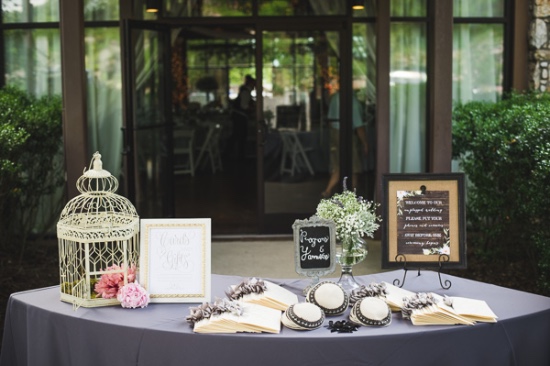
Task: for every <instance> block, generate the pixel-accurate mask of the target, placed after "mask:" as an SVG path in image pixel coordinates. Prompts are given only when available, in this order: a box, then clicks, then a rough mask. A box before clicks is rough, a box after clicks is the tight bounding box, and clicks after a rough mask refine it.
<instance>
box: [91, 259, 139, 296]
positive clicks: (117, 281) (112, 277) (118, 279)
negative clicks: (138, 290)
mask: <svg viewBox="0 0 550 366" xmlns="http://www.w3.org/2000/svg"><path fill="white" fill-rule="evenodd" d="M123 270H124V266H122V267H120V266H117V265H113V266H111V267H107V268H106V269H105V270H104V271H123ZM127 275H128V283H132V282H134V281H135V280H136V266H135V264H132V265H131V266H130V268H128V271H127ZM122 286H124V272H118V273H104V274H103V275H101V278H100V279H99V281H98V282H97V283H96V284H95V286H94V291H95V292H96V293H97V294H98V296H99V297H102V298H104V299H112V298H114V297H116V296H117V294H118V292H119V290H120V288H121V287H122Z"/></svg>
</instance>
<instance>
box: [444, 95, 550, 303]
mask: <svg viewBox="0 0 550 366" xmlns="http://www.w3.org/2000/svg"><path fill="white" fill-rule="evenodd" d="M453 157H454V158H456V159H459V161H460V165H461V169H462V170H463V171H464V172H465V174H466V176H467V178H468V180H469V183H470V184H469V187H468V197H467V215H468V222H469V225H470V228H471V229H472V231H473V232H474V233H476V235H475V236H474V237H475V239H476V240H475V241H473V242H472V241H470V242H469V244H470V245H474V246H475V250H476V253H477V254H479V255H487V257H488V258H498V259H504V260H507V261H511V260H512V259H515V258H522V259H527V260H528V263H531V264H532V265H533V266H535V267H537V268H538V273H539V287H540V288H541V290H543V291H544V292H547V293H550V94H547V93H544V94H541V93H526V94H518V93H513V94H511V95H509V96H507V97H506V98H504V99H503V100H502V101H499V102H497V103H483V102H470V103H466V104H462V105H456V106H455V108H454V111H453Z"/></svg>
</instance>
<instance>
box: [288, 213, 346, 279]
mask: <svg viewBox="0 0 550 366" xmlns="http://www.w3.org/2000/svg"><path fill="white" fill-rule="evenodd" d="M335 228H336V226H335V225H334V222H333V221H332V220H326V219H321V218H319V217H317V216H312V217H311V218H310V219H306V220H296V221H294V224H293V225H292V229H293V230H294V245H295V249H296V250H295V263H296V272H297V273H298V274H301V275H304V276H308V277H321V276H324V275H327V274H329V273H332V272H334V267H335V265H336V261H335V258H334V256H335V245H336V230H335Z"/></svg>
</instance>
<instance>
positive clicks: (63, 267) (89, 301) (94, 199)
mask: <svg viewBox="0 0 550 366" xmlns="http://www.w3.org/2000/svg"><path fill="white" fill-rule="evenodd" d="M76 186H77V189H78V191H79V192H80V193H81V194H80V195H79V196H76V197H75V198H73V199H71V200H70V201H69V202H68V203H67V205H66V206H65V208H64V209H63V211H62V212H61V216H60V219H59V222H58V223H57V238H58V244H59V273H60V280H61V287H60V291H61V300H62V301H65V302H69V303H72V304H73V306H74V308H75V309H76V308H78V307H80V306H83V307H96V306H106V305H116V304H119V301H118V300H117V298H116V290H117V287H118V286H123V285H124V284H126V283H128V282H132V281H133V280H134V278H135V275H137V273H136V272H137V265H138V264H139V258H138V257H139V217H138V214H137V212H136V209H135V208H134V206H133V205H132V203H131V202H130V201H129V200H128V199H126V198H124V197H122V196H119V195H117V194H115V193H114V192H115V191H116V190H117V188H118V180H117V179H116V178H115V177H113V176H112V175H111V173H109V172H108V171H106V170H104V169H103V163H102V161H101V155H100V154H99V152H96V153H95V154H94V156H93V158H92V161H91V163H90V168H89V169H88V170H86V169H84V174H83V175H82V176H81V177H80V178H78V180H77V182H76ZM102 276H105V277H103V279H102ZM100 280H101V281H100ZM117 280H119V281H117ZM100 282H101V285H100V284H99V283H100ZM111 285H112V286H111ZM98 286H100V287H98ZM106 288H108V289H109V291H105V289H106ZM96 289H99V290H101V291H99V293H98V292H97V291H96Z"/></svg>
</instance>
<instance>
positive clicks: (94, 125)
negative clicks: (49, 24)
mask: <svg viewBox="0 0 550 366" xmlns="http://www.w3.org/2000/svg"><path fill="white" fill-rule="evenodd" d="M85 42H86V59H85V62H86V76H87V80H88V92H87V96H88V100H87V107H88V111H87V116H88V147H89V149H90V154H89V155H90V156H91V155H92V152H95V151H100V152H101V154H103V156H108V157H109V159H105V162H104V163H103V165H104V167H105V169H107V170H108V171H109V172H111V174H113V175H114V176H115V177H117V179H119V180H120V172H121V164H122V130H121V128H122V90H121V85H122V76H121V70H120V69H121V60H120V31H119V29H118V28H92V29H86V35H85Z"/></svg>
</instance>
